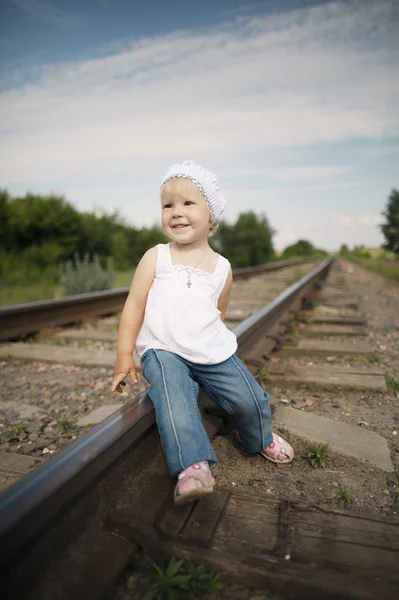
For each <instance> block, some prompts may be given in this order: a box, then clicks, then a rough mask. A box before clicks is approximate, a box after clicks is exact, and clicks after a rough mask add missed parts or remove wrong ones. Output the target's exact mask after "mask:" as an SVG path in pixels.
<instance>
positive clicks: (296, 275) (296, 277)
mask: <svg viewBox="0 0 399 600" xmlns="http://www.w3.org/2000/svg"><path fill="white" fill-rule="evenodd" d="M302 277H303V272H302V271H299V270H298V269H296V271H295V273H294V274H293V275H291V277H290V278H289V280H288V284H289V285H293V284H294V283H296V282H297V281H299V280H300V279H302Z"/></svg>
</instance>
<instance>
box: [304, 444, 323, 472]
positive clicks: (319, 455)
mask: <svg viewBox="0 0 399 600" xmlns="http://www.w3.org/2000/svg"><path fill="white" fill-rule="evenodd" d="M327 451H328V444H313V446H312V447H311V448H309V450H308V451H307V453H306V454H305V456H304V458H305V459H306V460H307V461H308V463H309V464H310V466H311V467H313V468H314V469H319V468H322V469H324V468H325V467H326V464H327V460H328V455H327Z"/></svg>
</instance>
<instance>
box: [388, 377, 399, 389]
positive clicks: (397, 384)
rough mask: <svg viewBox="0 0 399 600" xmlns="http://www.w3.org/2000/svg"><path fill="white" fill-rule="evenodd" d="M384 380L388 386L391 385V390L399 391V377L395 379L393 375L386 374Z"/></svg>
mask: <svg viewBox="0 0 399 600" xmlns="http://www.w3.org/2000/svg"><path fill="white" fill-rule="evenodd" d="M386 380H387V384H388V385H389V387H391V388H392V389H393V390H396V391H399V379H396V377H393V376H392V375H387V376H386Z"/></svg>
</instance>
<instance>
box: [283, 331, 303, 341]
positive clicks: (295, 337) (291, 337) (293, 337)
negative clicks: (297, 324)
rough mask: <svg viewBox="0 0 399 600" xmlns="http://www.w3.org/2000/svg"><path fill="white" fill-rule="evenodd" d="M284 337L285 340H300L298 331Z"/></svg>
mask: <svg viewBox="0 0 399 600" xmlns="http://www.w3.org/2000/svg"><path fill="white" fill-rule="evenodd" d="M284 337H285V339H286V340H300V339H301V334H300V333H298V331H291V332H290V333H286V334H285V335H284Z"/></svg>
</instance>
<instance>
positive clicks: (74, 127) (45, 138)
mask: <svg viewBox="0 0 399 600" xmlns="http://www.w3.org/2000/svg"><path fill="white" fill-rule="evenodd" d="M18 1H22V0H18ZM391 11H392V3H391V2H389V1H387V0H385V1H381V2H378V3H375V2H373V3H371V2H352V3H349V4H346V3H343V2H332V3H329V4H326V5H321V6H315V7H312V8H307V9H302V10H297V11H293V12H292V13H283V14H279V15H274V16H270V17H267V16H263V17H249V18H242V17H241V18H240V19H239V20H238V21H237V22H234V23H232V24H229V25H226V26H225V27H224V28H221V29H218V30H212V31H210V32H209V33H200V34H196V33H195V32H189V33H184V32H180V33H175V34H170V35H167V36H159V37H157V38H154V39H147V40H142V41H140V42H138V43H134V44H132V45H131V46H130V47H129V48H127V49H126V50H125V51H121V52H119V53H117V54H114V55H112V56H108V57H105V58H104V57H103V58H100V59H96V60H86V61H82V62H80V63H74V64H65V65H64V66H61V67H60V66H57V67H52V66H48V67H46V68H43V70H42V74H41V77H40V78H39V79H38V81H37V82H36V83H35V84H29V85H25V86H22V87H21V88H18V89H14V90H9V91H6V92H3V93H2V94H1V95H0V103H1V104H0V107H1V112H2V115H3V119H2V127H1V132H2V138H3V139H2V141H1V144H0V151H1V154H2V156H5V160H4V162H3V161H2V167H1V175H2V177H3V179H4V178H5V179H6V180H15V179H18V178H19V177H20V176H21V173H23V176H24V177H25V178H26V177H28V178H33V179H34V178H35V176H36V175H35V174H39V176H40V173H41V172H42V171H43V170H44V172H45V174H46V175H47V176H49V175H50V174H54V173H55V172H58V171H59V169H60V166H62V170H63V171H64V172H65V171H71V172H75V171H76V170H82V169H84V168H86V167H87V166H90V165H91V164H99V165H101V168H102V165H103V164H105V163H107V162H108V161H111V162H114V163H115V162H117V161H118V160H120V158H121V157H124V158H128V159H133V158H135V157H143V156H147V157H152V156H154V155H156V156H162V157H165V158H169V157H170V156H173V155H174V156H175V155H176V154H177V155H186V154H194V153H195V154H196V155H198V154H200V155H209V154H213V155H215V154H219V153H225V154H226V156H227V157H229V156H230V157H231V156H234V155H236V154H241V153H246V152H250V151H261V150H262V149H264V148H271V147H284V146H296V145H303V144H309V143H318V142H332V141H340V140H347V139H351V138H360V137H364V138H369V139H375V140H378V139H381V138H382V137H384V136H386V135H394V134H395V133H399V115H398V112H397V101H398V98H399V80H398V78H397V77H395V71H396V68H397V64H394V58H393V56H392V53H391V52H390V48H389V43H390V40H391V37H390V36H391V28H390V27H391V26H390V23H389V19H390V16H391ZM371 28H372V29H373V30H374V38H375V39H376V43H375V47H374V48H373V47H370V44H369V39H368V38H369V35H370V30H371ZM392 43H394V40H392Z"/></svg>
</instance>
